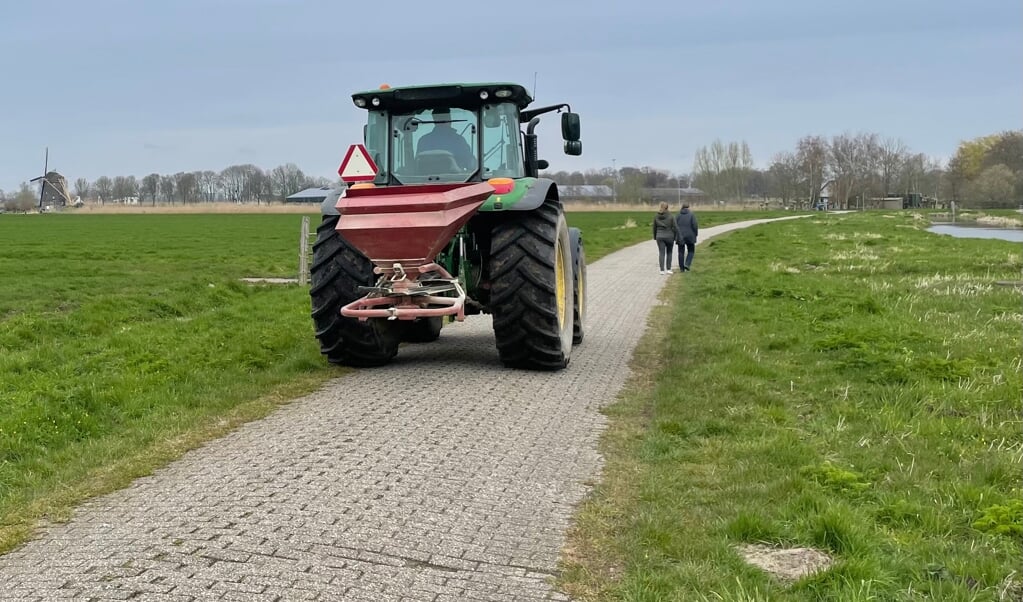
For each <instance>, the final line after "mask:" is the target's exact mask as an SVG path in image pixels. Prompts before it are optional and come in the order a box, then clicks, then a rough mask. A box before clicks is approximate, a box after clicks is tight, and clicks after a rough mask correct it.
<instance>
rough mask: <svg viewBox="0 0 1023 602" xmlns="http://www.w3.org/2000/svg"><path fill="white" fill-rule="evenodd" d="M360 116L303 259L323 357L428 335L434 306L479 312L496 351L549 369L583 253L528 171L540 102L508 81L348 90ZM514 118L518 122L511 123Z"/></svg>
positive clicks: (534, 167) (579, 284)
mask: <svg viewBox="0 0 1023 602" xmlns="http://www.w3.org/2000/svg"><path fill="white" fill-rule="evenodd" d="M352 100H353V101H354V103H355V105H356V106H357V107H359V108H361V109H365V110H366V111H367V113H368V121H367V124H366V125H365V127H364V129H363V138H364V144H361V145H352V148H351V149H349V152H348V155H347V156H346V157H345V161H344V162H343V163H342V166H341V168H340V169H339V170H338V171H339V173H340V174H341V176H342V179H344V180H345V181H346V182H347V183H348V184H349V185H348V187H347V188H346V189H345V190H344V191H343V192H341V193H336V194H335V195H333V196H332V197H328V198H327V200H326V201H324V204H323V207H322V214H323V219H322V222H321V223H320V226H319V227H318V228H317V236H316V243H315V244H314V246H313V261H312V266H311V270H310V277H311V288H310V296H311V298H312V318H313V323H314V325H315V328H316V337H317V339H318V340H319V343H320V350H321V352H322V353H323V354H324V355H325V356H326V357H327V359H328V360H329V361H330V362H333V363H337V364H344V365H351V366H380V365H383V364H386V363H388V362H389V361H391V360H392V359H393V358H394V357H395V355H396V354H397V353H398V347H399V345H400V344H401V343H402V342H429V341H433V340H436V339H437V338H438V337H439V336H440V332H441V329H442V327H443V325H444V321H445V320H452V321H453V320H458V321H461V320H464V319H465V316H466V315H474V314H490V315H491V316H492V317H493V328H494V335H495V338H496V343H497V351H498V355H499V357H500V359H501V362H502V363H503V364H504V365H506V366H509V367H513V368H524V369H534V370H560V369H562V368H564V367H565V366H567V365H568V363H569V359H570V357H571V354H572V347H573V345H576V344H578V343H581V342H582V340H583V332H584V329H583V324H584V321H585V317H586V255H585V252H584V250H583V240H582V234H581V232H580V231H579V230H578V229H576V228H569V227H568V225H567V223H566V221H565V213H564V208H563V206H562V204H561V200H560V199H559V197H558V187H557V185H556V184H555V183H554V182H553V181H551V180H549V179H545V178H541V177H539V172H540V170H542V169H546V168H547V165H548V164H547V161H544V160H541V159H538V158H537V136H536V134H535V133H534V131H535V129H536V126H537V125H538V124H539V122H540V115H543V114H545V113H550V112H555V111H557V112H558V113H561V131H562V137H563V138H564V141H565V148H564V150H565V153H566V154H568V155H580V154H581V153H582V142H580V139H579V116H578V114H576V113H573V112H571V107H569V105H567V104H558V105H553V106H545V107H538V108H532V109H530V108H527V107H528V106H529V105H530V103H532V102H533V99H532V98H531V97H530V95H529V93H528V92H527V91H526V89H525V88H523V87H522V86H519V85H516V84H509V83H478V84H442V85H433V86H408V87H396V88H391V87H388V86H381V88H380V89H379V90H372V91H367V92H359V93H356V94H353V95H352ZM523 125H524V126H525V131H523V130H522V126H523Z"/></svg>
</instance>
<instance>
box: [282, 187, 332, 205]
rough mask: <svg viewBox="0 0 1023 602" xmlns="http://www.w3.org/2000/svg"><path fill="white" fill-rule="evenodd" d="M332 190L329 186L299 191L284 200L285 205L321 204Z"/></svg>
mask: <svg viewBox="0 0 1023 602" xmlns="http://www.w3.org/2000/svg"><path fill="white" fill-rule="evenodd" d="M331 190H334V188H333V187H331V186H316V187H313V188H306V189H305V190H300V191H299V192H296V193H295V194H293V195H291V196H289V197H287V198H285V199H284V202H285V203H322V202H323V200H324V199H326V198H327V195H328V194H330V191H331Z"/></svg>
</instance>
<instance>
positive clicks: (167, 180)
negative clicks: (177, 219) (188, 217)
mask: <svg viewBox="0 0 1023 602" xmlns="http://www.w3.org/2000/svg"><path fill="white" fill-rule="evenodd" d="M176 192H177V188H176V187H175V185H174V176H160V198H162V199H163V201H164V202H165V203H173V202H174V197H175V193H176Z"/></svg>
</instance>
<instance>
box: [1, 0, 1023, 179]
mask: <svg viewBox="0 0 1023 602" xmlns="http://www.w3.org/2000/svg"><path fill="white" fill-rule="evenodd" d="M488 11H490V12H488ZM534 11H535V12H534ZM0 74H2V76H3V94H2V98H0V109H2V110H0V188H4V189H8V190H10V189H12V188H15V187H16V186H17V185H18V183H20V182H21V181H24V180H28V179H29V178H32V177H34V176H37V175H39V174H40V172H41V171H42V168H43V155H44V149H45V147H46V146H49V148H50V166H51V168H55V169H57V170H59V171H60V172H61V173H63V174H64V175H65V176H67V177H68V178H69V180H73V179H75V178H77V177H86V178H88V179H90V180H94V179H95V178H97V177H99V176H101V175H108V176H115V175H136V176H139V177H141V176H144V175H146V174H148V173H151V172H158V173H173V172H177V171H193V170H198V169H213V170H218V171H219V170H220V169H223V168H224V167H227V166H228V165H232V164H237V163H254V164H256V165H259V166H260V167H263V168H272V167H274V166H276V165H279V164H281V163H286V162H294V163H296V164H298V165H299V166H300V167H301V168H302V169H303V170H305V171H306V173H308V174H310V175H314V176H327V177H336V169H337V166H338V163H339V162H340V160H341V159H342V157H343V154H344V151H345V149H346V148H347V147H348V145H349V144H350V143H352V142H358V141H361V140H360V139H361V125H362V123H363V121H364V118H365V113H364V112H363V111H362V110H360V109H357V108H355V106H354V105H353V104H352V102H351V93H352V92H355V91H359V90H365V89H371V88H376V87H377V86H379V85H380V84H381V83H385V82H386V83H388V84H391V85H392V86H398V85H410V84H427V83H437V82H457V81H512V82H518V83H522V84H523V85H525V86H526V87H527V88H530V89H532V88H533V83H534V74H536V75H535V76H536V99H537V102H538V103H540V104H552V103H557V102H568V103H570V104H571V105H572V108H573V110H575V111H576V112H578V113H580V114H581V117H582V133H583V155H582V156H581V157H567V156H565V155H564V154H562V152H561V143H560V139H559V127H558V124H557V120H556V118H551V117H548V118H547V119H545V120H543V122H542V123H541V124H540V126H539V128H538V131H539V133H540V134H541V139H540V144H541V146H540V150H541V152H540V156H541V158H546V159H548V160H549V161H550V163H551V169H552V170H558V169H568V170H574V169H583V170H585V169H589V168H602V167H609V166H611V164H612V161H613V160H614V162H615V163H616V165H617V166H618V167H623V166H627V165H633V166H651V167H655V168H661V169H664V170H667V171H671V172H673V173H677V172H688V171H690V170H691V169H692V165H693V156H694V154H695V152H696V150H697V149H698V148H700V147H701V146H705V145H708V144H710V143H711V142H713V140H714V139H715V138H720V139H722V140H723V141H726V142H727V141H730V140H746V141H747V142H748V143H749V145H750V148H751V150H752V152H753V155H754V158H755V160H756V162H757V164H758V165H759V166H762V167H765V166H766V165H767V164H768V163H769V162H770V159H771V157H772V156H773V155H774V154H775V153H777V152H779V151H784V150H790V149H792V148H793V147H794V145H795V143H796V141H797V140H798V139H799V138H800V137H802V136H804V135H808V134H821V135H827V136H830V135H833V134H840V133H843V132H850V133H855V132H859V131H870V132H876V133H878V134H880V135H882V136H886V137H896V138H901V139H902V140H903V141H904V142H905V143H906V144H907V145H908V146H909V147H910V149H911V150H913V151H916V152H923V153H926V154H928V155H931V156H933V157H937V158H942V159H944V158H947V157H949V156H950V155H951V154H952V153H953V152H954V151H955V148H956V146H957V144H958V143H959V141H961V140H963V139H968V138H973V137H976V136H980V135H986V134H990V133H994V132H998V131H1001V130H1005V129H1015V128H1020V127H1023V123H1021V122H1023V2H1020V1H1019V0H970V2H966V1H964V0H884V1H879V0H857V1H855V2H830V1H821V0H813V1H808V0H778V1H775V2H765V1H763V0H725V1H722V2H708V1H706V0H700V1H691V0H664V1H652V0H632V1H630V2H614V3H605V4H604V5H600V4H598V3H597V2H593V1H589V0H556V1H555V0H546V1H544V2H539V1H535V0H518V1H516V2H479V1H475V2H468V1H463V0H453V1H448V2H409V1H406V0H389V1H385V2H351V1H339V0H173V1H169V0H89V1H82V0H49V1H44V0H33V1H31V2H29V1H22V2H16V1H14V0H10V1H5V2H3V3H2V7H0Z"/></svg>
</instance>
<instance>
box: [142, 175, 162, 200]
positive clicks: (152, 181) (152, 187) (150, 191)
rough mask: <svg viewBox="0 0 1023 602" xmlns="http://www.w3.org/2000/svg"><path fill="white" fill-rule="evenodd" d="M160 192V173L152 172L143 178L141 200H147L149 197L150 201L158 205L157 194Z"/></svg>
mask: <svg viewBox="0 0 1023 602" xmlns="http://www.w3.org/2000/svg"><path fill="white" fill-rule="evenodd" d="M159 193H160V174H158V173H151V174H149V175H148V176H146V177H144V178H142V183H141V184H139V196H140V197H141V198H140V199H139V200H140V201H142V202H145V200H146V199H149V202H150V203H151V204H153V205H156V196H157V195H158V194H159Z"/></svg>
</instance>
